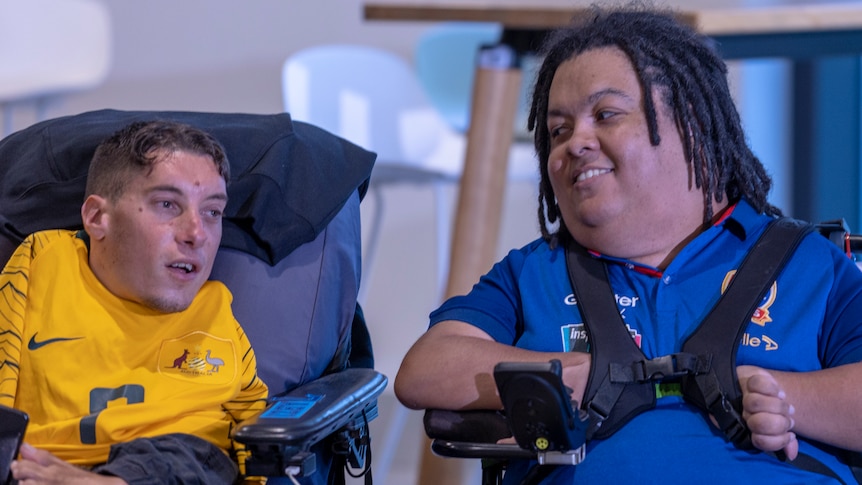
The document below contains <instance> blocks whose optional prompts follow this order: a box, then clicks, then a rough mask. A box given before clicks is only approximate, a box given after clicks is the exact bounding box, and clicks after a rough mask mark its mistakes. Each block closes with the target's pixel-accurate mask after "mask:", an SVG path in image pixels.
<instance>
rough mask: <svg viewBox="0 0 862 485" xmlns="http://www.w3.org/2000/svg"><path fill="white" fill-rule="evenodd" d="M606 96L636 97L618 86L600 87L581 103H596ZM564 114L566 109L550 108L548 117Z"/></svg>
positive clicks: (631, 99)
mask: <svg viewBox="0 0 862 485" xmlns="http://www.w3.org/2000/svg"><path fill="white" fill-rule="evenodd" d="M605 96H616V97H619V98H623V99H625V100H627V101H634V98H632V97H631V96H629V94H628V93H626V92H625V91H622V90H620V89H617V88H605V89H600V90H598V91H596V92H594V93H592V94H590V95H589V96H587V98H586V99H585V100H584V101H583V102H582V103H581V105H591V104H594V103H596V102H598V101H599V100H600V99H602V98H604V97H605ZM563 115H565V111H564V110H561V109H549V110H548V117H551V116H563Z"/></svg>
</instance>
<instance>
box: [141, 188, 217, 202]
mask: <svg viewBox="0 0 862 485" xmlns="http://www.w3.org/2000/svg"><path fill="white" fill-rule="evenodd" d="M147 192H148V193H153V192H170V193H172V194H176V195H185V194H184V193H183V191H182V190H180V189H179V188H178V187H176V186H173V185H156V186H155V187H150V188H149V190H147ZM205 200H222V201H224V202H227V194H226V193H224V192H218V193H215V194H212V195H209V196H207V197H206V199H205Z"/></svg>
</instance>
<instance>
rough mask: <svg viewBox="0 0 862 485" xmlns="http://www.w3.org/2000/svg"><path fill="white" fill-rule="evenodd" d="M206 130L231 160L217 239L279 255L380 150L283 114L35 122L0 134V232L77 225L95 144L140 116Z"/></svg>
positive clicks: (95, 114) (364, 175)
mask: <svg viewBox="0 0 862 485" xmlns="http://www.w3.org/2000/svg"><path fill="white" fill-rule="evenodd" d="M153 119H163V120H172V121H178V122H182V123H187V124H190V125H193V126H196V127H198V128H200V129H203V130H205V131H208V132H210V133H212V134H213V135H214V136H215V137H216V138H217V139H218V140H219V141H220V142H221V143H222V144H223V145H224V147H225V149H226V151H227V156H228V159H229V160H230V164H231V183H230V185H229V186H228V196H229V201H228V205H227V209H226V213H225V221H224V234H223V237H222V246H223V247H228V248H233V249H237V250H240V251H243V252H246V253H249V254H252V255H255V256H257V257H259V258H260V259H262V260H264V261H267V262H269V263H270V264H275V263H277V262H278V261H280V260H281V259H282V258H284V257H285V256H286V255H288V254H289V253H290V252H291V251H293V250H294V249H295V248H297V247H299V246H300V245H301V244H303V243H306V242H309V241H312V240H314V239H315V237H316V236H317V235H318V234H319V233H320V231H321V230H323V228H324V227H326V225H327V224H328V223H329V221H330V220H331V219H332V218H333V217H334V216H335V214H337V213H338V211H339V209H340V208H341V207H342V205H343V204H344V202H345V201H346V200H347V198H348V197H349V196H350V194H352V193H353V192H354V191H356V190H357V189H358V190H359V192H360V195H364V193H365V189H366V188H367V184H368V179H369V177H370V175H371V169H372V167H373V165H374V160H375V158H376V155H375V154H374V153H371V152H368V151H366V150H365V149H363V148H360V147H358V146H356V145H354V144H352V143H350V142H348V141H346V140H344V139H342V138H339V137H337V136H335V135H333V134H331V133H329V132H327V131H324V130H322V129H320V128H317V127H315V126H313V125H309V124H307V123H302V122H295V121H292V120H291V119H290V115H289V114H287V113H281V114H274V115H257V114H236V113H202V112H180V111H117V110H100V111H91V112H87V113H82V114H79V115H74V116H67V117H62V118H55V119H51V120H47V121H43V122H41V123H37V124H35V125H33V126H31V127H29V128H26V129H24V130H21V131H19V132H16V133H13V134H12V135H9V136H8V137H6V138H5V139H3V140H2V141H0V234H2V235H6V236H7V237H8V238H10V239H12V240H13V241H16V242H20V241H21V240H22V239H23V238H24V237H26V236H27V235H28V234H30V233H32V232H35V231H38V230H42V229H48V228H52V229H53V228H65V229H77V228H80V227H81V215H80V207H81V202H83V194H84V187H85V182H86V176H87V167H89V164H90V160H91V159H92V157H93V153H94V152H95V149H96V146H97V145H98V144H99V143H100V142H101V141H102V140H104V139H105V138H107V137H108V136H110V135H111V134H113V133H114V132H115V131H117V130H119V129H120V128H122V127H124V126H126V125H128V124H129V123H131V122H133V121H138V120H153Z"/></svg>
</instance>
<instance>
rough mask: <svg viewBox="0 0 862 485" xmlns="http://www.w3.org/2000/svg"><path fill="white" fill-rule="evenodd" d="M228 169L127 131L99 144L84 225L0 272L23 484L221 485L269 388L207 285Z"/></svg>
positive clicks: (178, 134)
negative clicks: (22, 419) (233, 434)
mask: <svg viewBox="0 0 862 485" xmlns="http://www.w3.org/2000/svg"><path fill="white" fill-rule="evenodd" d="M228 167H229V166H228V162H227V159H226V156H225V153H224V149H223V148H222V147H221V145H220V144H219V143H218V142H217V141H216V140H215V139H214V138H213V137H212V136H210V135H209V134H207V133H204V132H202V131H200V130H197V129H195V128H193V127H190V126H187V125H183V124H178V123H172V122H161V121H153V122H136V123H133V124H131V125H129V126H128V127H126V128H124V129H122V130H120V131H119V132H117V133H116V134H114V135H113V136H112V137H110V138H109V139H108V140H106V141H105V142H103V143H102V144H101V145H100V146H99V147H98V148H97V150H96V153H95V155H94V157H93V161H92V163H91V166H90V169H89V173H88V179H87V188H86V198H85V201H84V203H83V205H82V208H81V216H82V219H83V224H84V231H80V232H77V233H76V232H72V231H61V230H56V231H44V232H39V233H36V234H33V235H31V236H30V237H28V238H27V239H26V240H25V241H24V243H22V244H21V246H20V247H19V248H18V250H17V251H16V252H15V253H14V254H13V256H12V257H11V258H10V260H9V261H8V263H7V264H6V267H5V269H4V271H3V273H2V274H0V335H2V336H3V337H4V338H0V362H2V364H3V365H0V404H5V405H7V406H11V407H15V408H17V409H21V410H23V411H26V412H27V413H28V414H29V415H30V426H29V428H28V430H27V434H26V436H25V444H24V445H23V446H22V449H21V454H20V457H19V459H18V460H17V461H16V462H15V463H13V465H12V470H13V476H14V477H15V478H16V479H18V480H20V481H22V482H24V483H28V484H29V483H34V484H42V483H54V484H58V483H96V484H98V483H105V484H108V483H117V484H122V483H129V484H133V483H206V484H210V483H213V484H218V483H231V482H232V481H233V480H234V479H235V478H236V476H237V468H236V466H235V465H234V462H233V460H232V459H231V457H230V456H229V452H230V451H231V450H232V444H231V441H230V439H229V433H230V428H231V426H232V425H233V424H234V423H236V422H237V421H239V420H242V419H245V418H247V417H249V416H251V415H252V414H253V413H255V412H257V411H259V410H261V409H263V408H264V406H265V399H266V396H267V389H266V385H265V384H264V383H263V382H262V381H261V380H260V379H259V378H258V376H257V372H256V362H255V357H254V353H253V351H252V350H251V346H250V344H249V342H248V340H247V338H246V336H245V333H244V332H243V331H242V329H241V328H240V326H239V323H238V322H237V321H236V319H235V318H234V316H233V314H232V312H231V309H230V303H231V295H230V293H229V291H228V290H227V288H226V287H225V286H224V285H222V284H221V283H218V282H215V281H208V277H209V275H210V271H211V269H212V266H213V260H214V258H215V255H216V251H217V249H218V247H219V242H220V239H221V234H222V220H221V219H222V213H223V211H224V208H225V205H226V203H227V192H226V185H227V182H228V180H229V168H228Z"/></svg>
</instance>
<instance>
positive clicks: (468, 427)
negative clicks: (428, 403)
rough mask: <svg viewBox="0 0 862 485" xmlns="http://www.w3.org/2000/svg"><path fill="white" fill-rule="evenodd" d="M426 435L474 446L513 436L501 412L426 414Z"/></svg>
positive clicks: (431, 412)
mask: <svg viewBox="0 0 862 485" xmlns="http://www.w3.org/2000/svg"><path fill="white" fill-rule="evenodd" d="M423 422H424V424H425V434H427V435H428V437H429V438H431V439H438V440H444V441H461V442H473V443H496V442H497V441H498V440H500V439H503V438H508V437H510V436H512V431H511V430H509V424H508V423H507V422H506V416H505V415H504V414H503V413H502V411H493V410H473V411H448V410H445V409H428V410H426V411H425V418H424V420H423Z"/></svg>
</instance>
